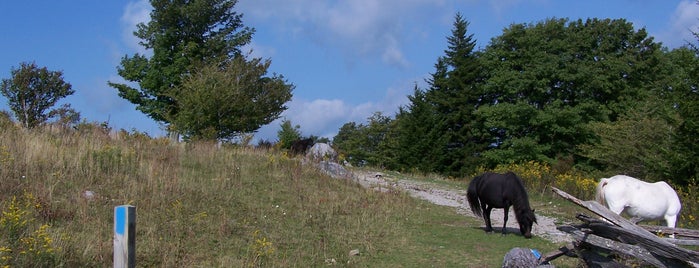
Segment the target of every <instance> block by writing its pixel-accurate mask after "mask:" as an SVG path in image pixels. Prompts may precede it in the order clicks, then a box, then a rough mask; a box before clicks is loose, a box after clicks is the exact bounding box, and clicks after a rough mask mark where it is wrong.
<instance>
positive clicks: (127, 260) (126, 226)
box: [114, 205, 136, 268]
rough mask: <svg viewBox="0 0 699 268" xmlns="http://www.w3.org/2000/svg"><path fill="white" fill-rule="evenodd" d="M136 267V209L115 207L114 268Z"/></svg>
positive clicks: (128, 206) (125, 206) (126, 206)
mask: <svg viewBox="0 0 699 268" xmlns="http://www.w3.org/2000/svg"><path fill="white" fill-rule="evenodd" d="M134 267H136V207H134V206H131V205H123V206H117V207H114V268H134Z"/></svg>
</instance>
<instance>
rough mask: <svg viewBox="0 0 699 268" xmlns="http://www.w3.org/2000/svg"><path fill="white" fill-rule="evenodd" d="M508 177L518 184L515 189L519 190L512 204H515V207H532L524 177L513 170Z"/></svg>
mask: <svg viewBox="0 0 699 268" xmlns="http://www.w3.org/2000/svg"><path fill="white" fill-rule="evenodd" d="M507 177H508V178H509V179H511V180H513V181H514V183H516V184H517V187H514V190H516V191H518V192H519V193H518V194H517V195H516V196H517V198H516V199H515V200H512V205H513V206H515V208H524V209H531V207H530V206H529V196H528V195H527V190H525V188H524V182H522V179H520V178H519V176H517V174H515V173H513V172H508V173H507Z"/></svg>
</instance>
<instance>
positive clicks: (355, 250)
mask: <svg viewBox="0 0 699 268" xmlns="http://www.w3.org/2000/svg"><path fill="white" fill-rule="evenodd" d="M349 255H350V256H359V250H358V249H353V250H350V252H349Z"/></svg>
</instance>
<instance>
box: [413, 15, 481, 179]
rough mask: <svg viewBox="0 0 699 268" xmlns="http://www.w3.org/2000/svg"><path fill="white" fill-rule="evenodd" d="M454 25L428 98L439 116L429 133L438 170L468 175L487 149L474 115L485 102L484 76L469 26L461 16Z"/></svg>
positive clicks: (436, 66) (457, 17)
mask: <svg viewBox="0 0 699 268" xmlns="http://www.w3.org/2000/svg"><path fill="white" fill-rule="evenodd" d="M453 25H454V29H453V30H452V35H451V36H449V37H447V43H448V48H447V50H445V51H444V53H445V56H443V57H440V58H439V59H438V60H437V63H436V64H435V69H436V70H435V73H433V74H432V77H431V79H430V80H429V81H428V83H429V84H430V88H429V89H428V91H427V92H426V93H425V96H426V99H427V101H428V102H430V103H432V105H433V106H434V109H435V112H436V114H437V115H436V118H435V122H434V125H433V128H432V130H431V133H430V134H429V137H430V138H431V139H432V140H434V142H435V144H433V146H434V147H433V150H432V151H431V152H430V154H431V155H432V156H433V158H432V159H433V161H435V163H434V164H435V171H438V172H444V173H446V174H449V175H454V176H464V175H466V174H467V173H470V172H472V171H473V170H475V168H476V167H477V166H478V165H479V163H480V159H479V153H480V152H481V151H482V150H484V149H485V148H486V146H487V144H484V143H483V141H482V139H481V137H480V133H479V130H478V129H477V125H478V123H477V122H476V121H475V120H474V119H475V118H474V116H473V113H474V112H475V111H476V109H478V107H479V106H480V101H481V99H482V98H481V93H480V89H479V87H480V86H479V84H480V83H481V82H482V78H483V77H482V73H481V71H482V68H481V65H480V63H479V59H478V56H477V54H476V52H475V51H474V48H475V46H476V42H475V40H474V39H473V35H472V34H468V25H469V23H468V22H467V21H466V20H465V19H464V18H463V17H462V16H461V14H460V13H457V14H456V16H455V20H454V24H453Z"/></svg>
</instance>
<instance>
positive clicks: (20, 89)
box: [0, 62, 75, 128]
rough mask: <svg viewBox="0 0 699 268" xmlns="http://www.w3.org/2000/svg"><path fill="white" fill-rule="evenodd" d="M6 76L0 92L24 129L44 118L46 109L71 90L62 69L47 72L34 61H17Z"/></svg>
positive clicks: (69, 93)
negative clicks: (17, 65)
mask: <svg viewBox="0 0 699 268" xmlns="http://www.w3.org/2000/svg"><path fill="white" fill-rule="evenodd" d="M11 76H12V78H10V79H3V80H2V84H1V85H0V92H1V93H2V95H3V96H5V98H7V102H8V105H9V106H10V109H11V110H12V112H13V113H14V115H15V117H16V118H17V120H18V121H19V122H21V123H22V125H23V126H24V127H26V128H34V127H36V126H38V125H40V124H42V123H44V122H46V121H47V120H48V118H49V117H50V116H51V114H50V111H49V109H51V107H53V106H54V105H56V103H57V102H58V101H59V100H60V99H62V98H64V97H67V96H70V95H72V94H73V93H74V92H75V91H74V90H73V89H72V86H71V85H70V84H69V83H67V82H65V81H64V80H63V72H62V71H49V70H48V69H47V68H46V67H41V68H40V67H38V66H37V65H36V63H26V62H25V63H21V64H20V67H19V68H18V69H15V68H12V70H11Z"/></svg>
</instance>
